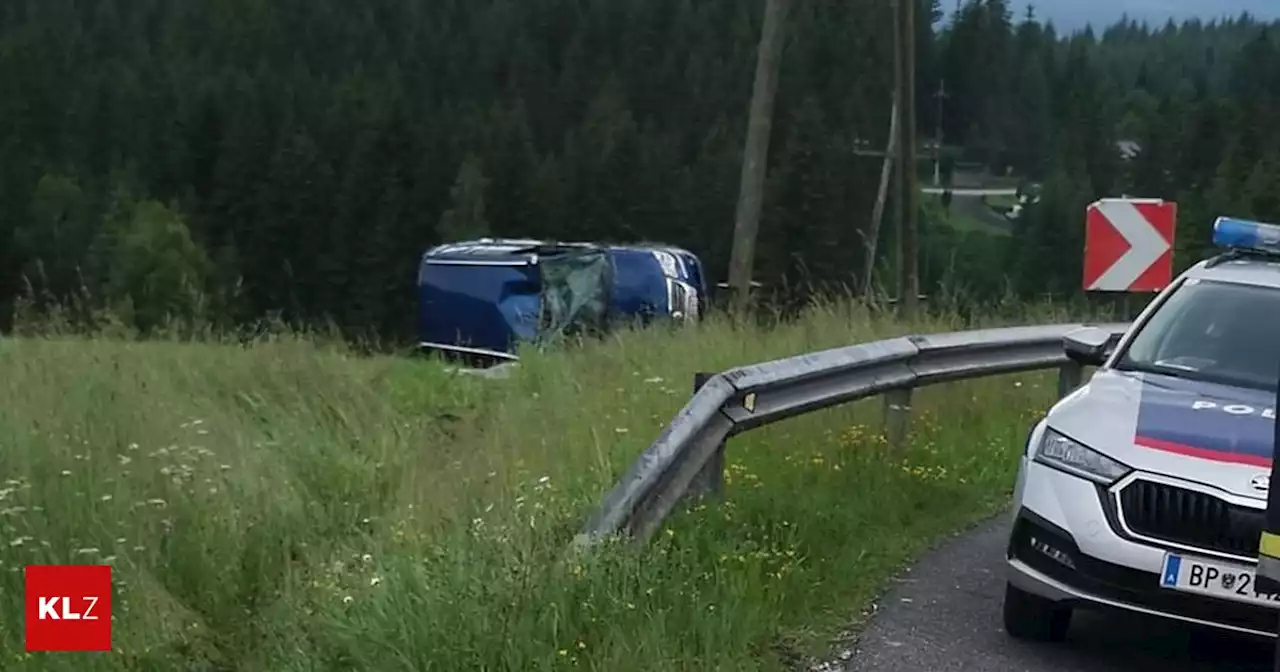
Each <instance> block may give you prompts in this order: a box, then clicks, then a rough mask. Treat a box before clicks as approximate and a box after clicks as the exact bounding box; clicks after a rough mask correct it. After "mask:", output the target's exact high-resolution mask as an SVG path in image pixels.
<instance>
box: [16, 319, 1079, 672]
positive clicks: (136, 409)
mask: <svg viewBox="0 0 1280 672" xmlns="http://www.w3.org/2000/svg"><path fill="white" fill-rule="evenodd" d="M1057 317H1058V318H1059V319H1065V318H1062V316H1057ZM1045 320H1046V316H1045V315H1035V316H1027V317H1024V318H1023V319H1020V320H1017V321H1018V322H1032V321H1037V322H1038V321H1045ZM956 328H960V325H959V324H957V323H955V322H954V321H952V322H948V321H947V320H939V319H934V320H931V321H927V322H921V323H918V324H913V325H904V324H901V323H898V322H895V321H893V320H890V319H887V318H875V317H870V316H868V315H866V314H864V313H861V312H857V311H854V310H852V309H835V308H831V309H824V310H817V311H814V312H813V314H811V315H810V316H809V317H808V319H806V320H804V321H801V322H799V323H796V324H793V325H790V326H787V327H783V328H779V329H775V330H770V331H750V332H745V333H744V332H735V331H734V330H732V329H731V328H730V327H729V326H728V325H726V324H724V323H721V322H715V321H713V322H711V323H709V324H707V325H704V326H699V327H697V328H694V329H690V330H689V331H687V332H685V333H681V334H678V335H672V334H669V333H663V332H662V331H649V332H641V333H628V334H623V335H620V336H619V337H617V338H614V339H611V340H610V341H608V342H605V343H601V344H596V345H591V346H588V347H585V348H583V349H581V350H578V351H576V352H570V353H558V354H547V355H539V356H531V357H529V358H528V359H527V360H526V361H525V362H524V363H523V364H522V367H521V368H520V371H519V373H518V374H517V375H516V376H514V377H513V378H512V379H510V380H504V381H490V380H482V379H476V378H472V377H466V376H456V375H451V374H449V373H447V372H446V370H445V369H444V368H443V367H440V366H438V365H436V364H434V363H430V362H421V361H407V360H400V359H391V358H375V359H362V358H357V357H355V356H352V355H348V354H346V353H344V352H343V351H342V350H340V349H333V348H325V347H316V346H313V345H309V344H307V343H303V342H298V341H279V342H275V343H271V344H265V345H259V346H255V347H252V348H248V349H245V348H242V347H236V346H226V345H212V344H209V345H199V344H197V345H191V344H179V343H154V342H153V343H145V344H143V343H127V342H121V341H106V340H97V341H89V340H75V339H24V340H8V341H0V442H2V443H3V446H4V448H3V452H0V653H2V654H3V655H4V657H5V658H6V660H5V661H4V669H14V670H18V669H27V670H37V669H38V670H48V671H54V672H56V671H59V670H72V669H75V670H157V671H159V670H179V669H181V670H264V671H265V670H271V671H273V672H287V671H299V672H300V671H303V670H307V671H315V670H368V671H371V672H372V671H377V672H391V671H393V670H444V671H450V672H452V671H455V670H478V669H485V670H520V671H526V670H552V669H599V670H611V671H618V670H624V671H625V670H636V671H640V670H643V671H645V672H660V671H663V670H694V669H696V670H717V669H722V670H754V669H779V668H781V667H783V666H784V665H785V662H786V660H787V659H788V658H791V657H792V656H794V655H796V654H797V653H801V654H805V653H810V654H821V653H823V652H824V651H825V650H827V649H828V648H829V646H830V637H831V636H833V635H834V634H836V633H837V632H839V631H840V630H841V629H843V628H847V627H848V626H849V625H850V624H851V623H853V622H855V621H856V620H857V619H858V617H859V613H860V611H861V610H862V609H863V608H864V607H865V606H866V605H867V604H868V603H869V601H870V600H871V599H873V598H874V596H875V595H876V593H877V591H878V590H880V589H881V587H882V586H883V585H884V583H885V582H886V580H887V579H888V577H890V576H891V575H892V574H893V573H894V572H895V571H897V569H898V568H899V567H900V566H901V565H902V563H904V562H905V561H907V560H909V559H910V558H911V557H912V556H913V555H914V554H917V553H918V552H920V551H921V550H922V549H923V548H925V547H926V546H927V545H928V544H929V543H930V542H931V540H934V539H936V538H937V537H938V535H940V534H943V533H945V532H947V531H950V530H953V529H955V528H957V527H959V526H961V525H963V524H965V523H968V522H970V521H973V520H975V519H977V518H980V517H982V516H985V515H988V514H990V513H992V512H994V511H996V510H997V509H998V508H999V507H1000V506H1001V505H1002V504H1003V503H1004V502H1005V501H1006V497H1007V493H1008V491H1009V488H1010V485H1011V482H1012V474H1013V468H1014V465H1015V460H1016V456H1017V454H1018V451H1019V450H1020V448H1021V446H1022V442H1023V440H1024V439H1025V432H1026V428H1027V426H1028V423H1030V422H1031V421H1032V420H1033V418H1034V417H1035V416H1036V415H1037V413H1039V412H1041V411H1042V410H1043V409H1044V408H1045V407H1046V405H1047V404H1048V403H1050V401H1051V400H1052V398H1053V379H1052V377H1051V376H1050V375H1039V376H1020V377H1013V378H1001V379H992V380H986V381H978V382H974V383H967V384H959V385H952V386H948V387H943V388H936V389H931V390H926V391H924V392H922V393H920V394H918V396H917V402H916V408H917V415H916V421H915V423H914V436H913V440H912V442H911V445H910V447H909V448H908V449H907V450H906V451H905V452H902V453H898V454H890V453H889V452H887V450H886V448H885V447H884V446H883V444H882V441H881V440H880V439H879V438H878V432H879V426H880V419H879V413H880V405H879V402H878V401H871V402H866V403H863V404H857V405H853V406H849V407H845V408H841V409H836V410H833V411H829V412H823V413H819V414H815V415H811V416H806V417H803V418H798V419H795V420H791V421H788V422H785V423H780V424H778V425H775V426H772V427H769V428H765V429H763V430H760V431H757V432H753V433H750V434H748V435H745V436H743V437H740V438H738V439H735V440H734V441H733V442H731V445H730V452H729V458H728V464H729V467H728V477H727V478H728V488H727V490H728V493H727V501H726V502H725V503H724V504H723V505H722V506H719V507H708V508H705V509H704V510H701V511H696V512H692V513H689V514H685V515H681V516H679V517H677V518H676V519H674V520H673V521H672V524H671V525H670V526H669V528H668V529H667V530H666V531H665V532H664V533H662V534H661V535H660V537H659V538H658V539H657V540H656V541H655V543H654V544H653V545H652V546H651V547H649V548H648V549H646V550H645V551H644V552H643V553H635V552H628V551H626V550H623V549H620V548H608V549H604V550H603V551H601V552H600V553H598V554H595V555H592V556H591V557H582V558H579V559H576V560H570V561H562V558H563V557H564V549H565V548H566V545H567V544H568V542H569V541H570V539H571V537H572V535H573V534H574V532H576V531H577V529H578V528H579V526H580V525H581V524H582V522H583V521H584V519H585V517H586V515H587V514H588V513H589V512H590V510H591V508H592V507H593V506H594V505H595V504H596V502H597V501H598V500H599V497H600V495H601V493H602V492H603V491H604V490H605V489H606V488H607V487H608V486H609V485H611V484H612V483H613V482H614V480H615V478H616V476H617V474H618V473H619V472H620V471H621V470H622V469H624V468H626V466H627V465H628V464H629V463H630V462H631V461H632V460H633V459H634V458H635V456H636V455H637V454H638V453H639V452H640V451H641V450H642V449H643V448H644V447H645V446H646V445H647V444H648V443H649V442H650V441H651V440H652V439H653V438H654V437H655V436H656V435H657V433H658V432H659V431H660V429H661V427H662V426H663V425H664V424H665V422H666V421H667V420H669V418H670V417H671V416H672V414H673V413H674V412H675V411H676V410H678V409H679V408H680V406H681V405H682V404H683V402H684V401H685V400H686V398H687V396H688V394H689V386H690V377H691V374H692V372H693V371H695V370H699V369H701V370H723V369H725V368H728V367H730V366H733V365H737V364H745V363H752V362H757V361H763V360H767V359H772V358H777V357H780V356H786V355H791V354H797V353H802V352H807V351H813V350H817V349H821V348H827V347H833V346H838V345H844V344H848V343H852V342H858V341H866V340H871V339H875V338H881V337H886V336H890V335H897V334H901V333H908V332H930V331H950V330H954V329H956ZM103 561H109V562H110V563H111V564H112V565H113V566H114V567H115V579H116V583H117V585H118V588H119V592H118V595H117V598H116V603H115V610H116V614H117V620H116V623H115V642H116V646H117V648H118V651H117V652H116V653H114V654H110V655H78V654H35V655H27V654H23V653H22V652H21V651H22V639H21V637H22V635H21V620H22V619H21V616H20V615H21V613H22V610H21V595H22V574H21V569H20V568H21V566H22V565H24V564H27V563H70V562H84V563H90V562H103Z"/></svg>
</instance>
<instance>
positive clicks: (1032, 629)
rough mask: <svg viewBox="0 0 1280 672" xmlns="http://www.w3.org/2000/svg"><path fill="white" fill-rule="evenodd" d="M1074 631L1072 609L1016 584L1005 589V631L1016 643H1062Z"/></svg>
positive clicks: (1008, 585)
mask: <svg viewBox="0 0 1280 672" xmlns="http://www.w3.org/2000/svg"><path fill="white" fill-rule="evenodd" d="M1070 627H1071V608H1070V607H1063V606H1060V605H1058V604H1055V603H1054V602H1053V601H1052V600H1046V599H1045V598H1043V597H1040V596H1039V595H1033V594H1031V593H1028V592H1027V591H1025V590H1022V589H1020V588H1017V587H1015V586H1014V585H1013V584H1005V587H1004V631H1005V632H1007V633H1009V636H1011V637H1013V638H1014V639H1025V640H1031V641H1037V642H1061V641H1063V640H1064V639H1066V638H1067V629H1068V628H1070Z"/></svg>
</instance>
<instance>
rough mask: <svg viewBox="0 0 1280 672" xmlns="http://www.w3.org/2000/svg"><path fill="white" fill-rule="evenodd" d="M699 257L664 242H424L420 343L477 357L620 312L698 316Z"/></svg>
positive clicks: (580, 329) (506, 353)
mask: <svg viewBox="0 0 1280 672" xmlns="http://www.w3.org/2000/svg"><path fill="white" fill-rule="evenodd" d="M706 302H707V285H706V278H705V275H704V272H703V268H702V262H701V261H700V260H699V259H698V257H697V256H696V255H694V254H692V253H690V252H688V251H687V250H682V249H680V248H675V247H670V246H665V245H604V244H597V243H563V242H547V241H541V240H513V239H489V238H484V239H480V240H474V241H466V242H458V243H448V244H445V245H439V246H437V247H433V248H431V249H430V250H427V252H426V253H425V254H423V255H422V261H421V264H420V265H419V267H418V340H419V348H420V349H422V350H424V351H431V352H437V353H440V354H444V355H447V356H452V357H460V358H462V359H466V360H469V361H474V362H481V363H484V362H488V363H492V362H494V361H501V360H514V359H516V355H515V351H516V349H517V348H518V346H519V344H520V343H522V342H533V343H547V342H551V341H554V340H556V339H558V338H562V337H564V336H567V335H572V334H579V333H604V332H606V331H607V330H609V329H611V328H614V327H616V326H617V325H618V324H619V323H622V322H634V321H637V320H638V321H641V322H649V321H651V320H654V319H662V318H666V319H672V320H677V321H686V320H696V319H698V317H699V315H700V314H701V311H702V309H703V307H704V306H705V305H706Z"/></svg>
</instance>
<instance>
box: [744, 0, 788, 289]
mask: <svg viewBox="0 0 1280 672" xmlns="http://www.w3.org/2000/svg"><path fill="white" fill-rule="evenodd" d="M790 2H791V0H765V7H764V26H763V28H762V29H761V31H760V32H761V34H760V47H759V49H758V52H757V55H756V80H755V85H754V87H753V89H752V92H751V112H750V116H749V117H748V119H747V140H746V145H745V147H744V148H743V152H742V179H741V182H740V184H739V188H738V211H737V214H736V216H735V218H734V225H733V251H732V252H731V253H730V256H729V291H730V293H731V294H732V295H733V296H732V303H731V306H732V308H733V311H734V312H735V313H738V314H745V313H746V311H747V309H748V308H749V307H750V305H751V279H752V278H751V274H752V266H753V265H754V262H755V254H756V235H757V234H758V233H759V231H760V209H761V205H762V203H763V201H764V176H765V169H766V166H767V164H768V160H769V134H770V131H771V130H772V127H773V99H774V96H775V94H776V93H777V90H778V69H779V66H780V65H781V60H782V43H783V41H784V34H783V26H784V24H785V22H786V17H787V10H788V9H789V5H790Z"/></svg>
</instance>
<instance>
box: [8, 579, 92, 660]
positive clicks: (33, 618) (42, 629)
mask: <svg viewBox="0 0 1280 672" xmlns="http://www.w3.org/2000/svg"><path fill="white" fill-rule="evenodd" d="M25 576H26V595H25V603H26V644H27V646H26V648H27V651H110V650H111V566H110V565H27V567H26V574H25ZM42 597H43V598H56V599H59V600H61V598H64V597H65V598H69V600H70V601H69V602H68V603H67V604H68V605H69V613H83V612H84V611H85V610H86V608H88V607H89V606H90V603H92V610H91V611H89V613H88V614H85V615H88V616H94V617H96V620H84V619H79V620H63V619H47V618H41V614H40V598H42ZM86 598H94V599H92V600H90V599H86ZM61 611H62V610H61V603H60V604H59V609H58V612H59V614H61Z"/></svg>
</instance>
